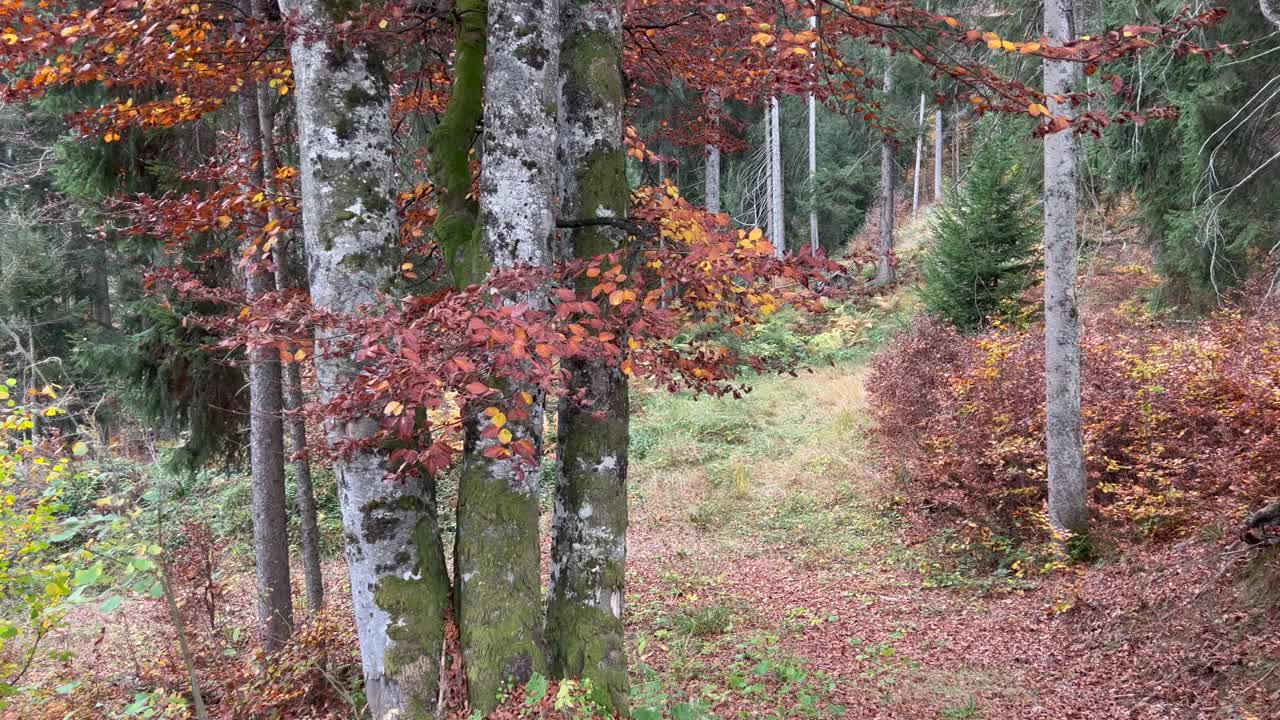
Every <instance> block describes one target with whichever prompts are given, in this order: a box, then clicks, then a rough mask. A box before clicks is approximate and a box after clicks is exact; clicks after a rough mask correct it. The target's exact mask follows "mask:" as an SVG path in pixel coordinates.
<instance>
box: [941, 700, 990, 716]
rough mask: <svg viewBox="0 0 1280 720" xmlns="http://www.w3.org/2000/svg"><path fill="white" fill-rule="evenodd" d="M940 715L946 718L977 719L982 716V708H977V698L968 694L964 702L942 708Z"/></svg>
mask: <svg viewBox="0 0 1280 720" xmlns="http://www.w3.org/2000/svg"><path fill="white" fill-rule="evenodd" d="M942 717H943V718H945V719H946V720H977V718H981V717H982V710H980V709H979V708H978V699H977V698H975V697H974V696H972V695H970V696H969V699H968V700H966V701H965V702H963V703H961V704H959V705H954V706H952V707H949V708H947V709H945V710H943V711H942Z"/></svg>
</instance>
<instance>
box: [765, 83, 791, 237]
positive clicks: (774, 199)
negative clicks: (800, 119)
mask: <svg viewBox="0 0 1280 720" xmlns="http://www.w3.org/2000/svg"><path fill="white" fill-rule="evenodd" d="M781 115H782V113H781V111H780V110H779V108H778V98H777V97H771V98H769V241H770V242H772V243H773V252H774V254H776V255H777V256H778V257H779V258H782V257H785V256H786V254H787V238H786V232H787V229H786V219H785V216H784V215H783V209H784V208H783V202H784V199H785V197H786V196H785V194H784V193H783V189H782V130H781V127H780V126H781Z"/></svg>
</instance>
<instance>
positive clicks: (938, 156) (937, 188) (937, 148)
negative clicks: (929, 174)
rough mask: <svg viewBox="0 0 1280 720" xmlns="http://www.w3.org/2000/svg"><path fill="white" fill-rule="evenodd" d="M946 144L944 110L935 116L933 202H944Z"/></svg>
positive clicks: (939, 109)
mask: <svg viewBox="0 0 1280 720" xmlns="http://www.w3.org/2000/svg"><path fill="white" fill-rule="evenodd" d="M945 153H946V143H944V142H943V140H942V108H941V107H939V108H938V110H937V112H935V113H934V114H933V201H934V202H942V156H943V155H944V154H945Z"/></svg>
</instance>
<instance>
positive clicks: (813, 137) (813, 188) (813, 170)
mask: <svg viewBox="0 0 1280 720" xmlns="http://www.w3.org/2000/svg"><path fill="white" fill-rule="evenodd" d="M815 4H816V3H815ZM809 27H810V28H811V29H813V30H814V31H816V30H817V29H818V16H817V14H816V13H815V14H814V15H811V16H810V17H809ZM809 47H810V48H811V49H812V48H814V47H816V43H815V44H812V45H810V46H809ZM815 67H816V66H815ZM817 192H818V100H817V98H816V97H814V94H813V93H809V250H810V252H812V253H813V254H815V255H816V254H817V253H818V247H819V243H818V199H817Z"/></svg>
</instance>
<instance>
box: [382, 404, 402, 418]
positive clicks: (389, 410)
mask: <svg viewBox="0 0 1280 720" xmlns="http://www.w3.org/2000/svg"><path fill="white" fill-rule="evenodd" d="M402 412H404V405H403V404H402V403H400V402H399V401H398V400H392V401H391V402H389V403H387V406H386V407H384V408H382V414H384V415H399V414H400V413H402Z"/></svg>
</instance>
